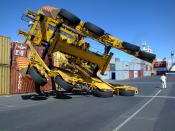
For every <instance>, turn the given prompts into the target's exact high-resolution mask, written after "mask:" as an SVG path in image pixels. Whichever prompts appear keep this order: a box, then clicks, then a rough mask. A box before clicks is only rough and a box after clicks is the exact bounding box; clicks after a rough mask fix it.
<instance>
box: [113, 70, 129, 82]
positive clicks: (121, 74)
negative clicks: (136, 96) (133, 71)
mask: <svg viewBox="0 0 175 131" xmlns="http://www.w3.org/2000/svg"><path fill="white" fill-rule="evenodd" d="M115 73H116V80H125V79H129V71H115Z"/></svg>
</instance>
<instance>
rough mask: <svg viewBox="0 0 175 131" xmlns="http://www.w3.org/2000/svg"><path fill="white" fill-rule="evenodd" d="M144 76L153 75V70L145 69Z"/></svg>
mask: <svg viewBox="0 0 175 131" xmlns="http://www.w3.org/2000/svg"><path fill="white" fill-rule="evenodd" d="M143 76H151V71H143Z"/></svg>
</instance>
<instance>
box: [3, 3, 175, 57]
mask: <svg viewBox="0 0 175 131" xmlns="http://www.w3.org/2000/svg"><path fill="white" fill-rule="evenodd" d="M46 5H50V6H54V7H57V8H65V9H67V10H69V11H71V12H72V13H74V14H75V15H77V16H79V17H80V18H81V19H82V20H83V21H90V22H92V23H95V24H96V25H98V26H100V27H101V28H103V29H104V30H105V31H106V32H108V33H110V34H112V35H113V36H115V37H116V38H118V39H120V40H123V41H127V42H130V43H134V44H136V45H139V46H141V43H142V42H143V41H146V42H147V43H148V44H149V46H150V47H151V48H152V49H153V51H154V53H155V54H156V55H157V58H158V59H162V58H164V57H166V58H167V59H170V52H171V51H174V50H175V0H1V4H0V18H1V21H0V35H5V36H9V37H11V39H12V40H13V41H20V40H21V37H19V36H18V35H17V31H18V29H20V28H21V29H27V26H26V23H25V22H24V21H21V19H20V18H21V15H22V14H23V13H24V12H25V11H26V10H27V9H31V10H33V11H37V9H38V8H40V7H42V6H46ZM97 48H98V46H97ZM112 52H114V53H115V57H119V58H121V59H122V60H129V59H130V58H131V56H129V55H126V54H125V53H122V52H121V51H118V50H115V49H113V50H112Z"/></svg>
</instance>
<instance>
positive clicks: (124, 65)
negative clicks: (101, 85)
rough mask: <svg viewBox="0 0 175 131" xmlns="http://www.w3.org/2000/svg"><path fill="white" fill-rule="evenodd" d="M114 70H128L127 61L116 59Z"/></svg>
mask: <svg viewBox="0 0 175 131" xmlns="http://www.w3.org/2000/svg"><path fill="white" fill-rule="evenodd" d="M115 70H116V71H128V70H129V62H125V61H118V62H116V64H115Z"/></svg>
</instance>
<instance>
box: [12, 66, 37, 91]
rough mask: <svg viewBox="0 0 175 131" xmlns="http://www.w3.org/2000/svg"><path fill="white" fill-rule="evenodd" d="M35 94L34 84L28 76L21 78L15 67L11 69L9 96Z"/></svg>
mask: <svg viewBox="0 0 175 131" xmlns="http://www.w3.org/2000/svg"><path fill="white" fill-rule="evenodd" d="M30 92H35V82H34V81H33V80H32V79H31V77H30V76H29V75H26V76H25V77H22V76H21V75H20V73H19V71H18V70H17V68H15V67H11V86H10V93H11V94H19V93H30Z"/></svg>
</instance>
